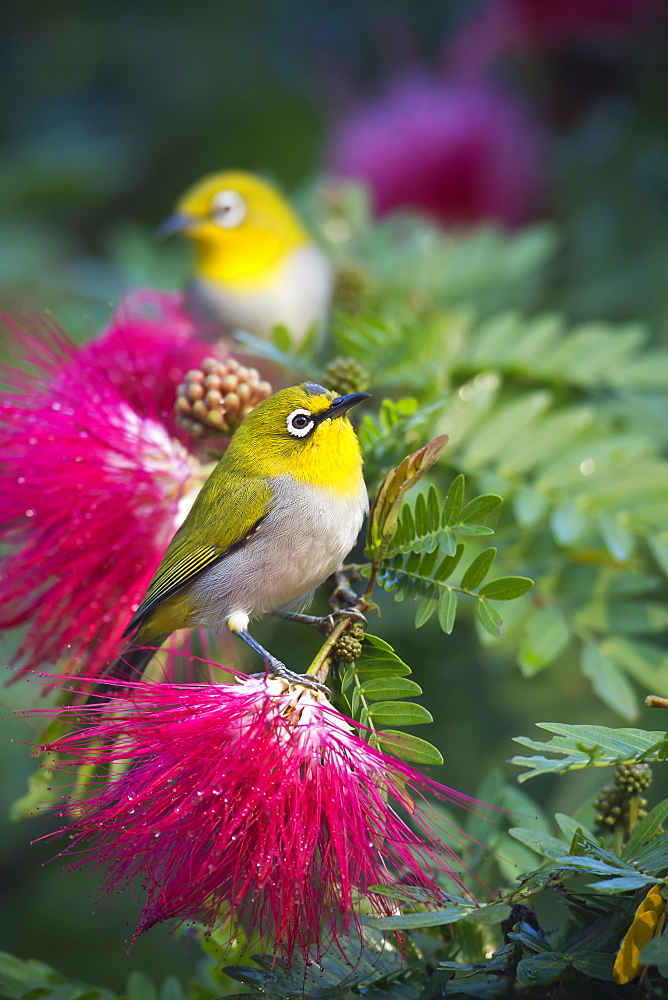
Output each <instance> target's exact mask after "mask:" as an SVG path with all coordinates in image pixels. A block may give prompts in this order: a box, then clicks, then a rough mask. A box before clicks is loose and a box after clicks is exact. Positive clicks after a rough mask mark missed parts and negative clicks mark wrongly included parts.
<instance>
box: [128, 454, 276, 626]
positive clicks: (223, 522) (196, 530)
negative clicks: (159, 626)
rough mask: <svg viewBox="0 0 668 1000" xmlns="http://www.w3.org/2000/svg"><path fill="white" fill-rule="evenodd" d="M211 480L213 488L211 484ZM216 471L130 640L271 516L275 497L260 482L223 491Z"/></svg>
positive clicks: (141, 607)
mask: <svg viewBox="0 0 668 1000" xmlns="http://www.w3.org/2000/svg"><path fill="white" fill-rule="evenodd" d="M212 480H213V482H212ZM220 480H221V477H220V476H216V474H215V471H214V473H213V475H212V476H210V477H209V479H208V480H207V482H206V483H205V484H204V486H203V487H202V489H201V491H200V493H199V495H198V497H197V499H196V500H195V503H194V504H193V507H192V510H191V511H190V513H189V514H188V516H187V518H186V519H185V521H184V522H183V524H182V525H181V527H180V528H179V530H178V531H177V532H176V534H175V535H174V537H173V539H172V541H171V542H170V544H169V547H168V549H167V551H166V552H165V554H164V556H163V557H162V562H161V563H160V565H159V566H158V569H157V570H156V573H155V576H154V577H153V580H152V581H151V585H150V586H149V588H148V591H147V593H146V597H145V598H144V600H143V601H142V602H141V604H140V605H139V607H138V608H137V610H136V611H135V613H134V615H133V616H132V620H131V621H130V624H129V625H128V627H127V628H126V630H125V634H126V635H128V634H129V633H131V632H134V630H135V629H136V628H137V626H139V625H140V624H141V623H142V622H143V621H144V620H145V619H146V618H147V617H148V615H149V614H150V613H151V611H153V610H154V608H156V607H157V606H158V605H159V604H162V602H163V601H164V600H166V599H167V598H168V597H171V596H172V594H175V593H176V592H177V591H179V590H181V589H182V588H183V587H185V586H186V585H187V584H188V583H190V582H191V581H192V580H194V579H195V577H196V576H198V575H199V574H200V573H201V572H202V571H203V570H205V569H207V567H209V566H211V565H212V564H213V563H215V562H218V561H219V560H220V559H224V558H225V556H226V555H229V553H230V552H234V551H236V549H238V548H240V547H241V546H242V545H245V544H246V542H248V541H249V540H250V539H251V538H252V537H253V535H255V534H256V532H257V531H258V530H259V528H260V526H261V524H262V522H263V521H264V519H265V518H266V516H267V514H268V513H269V511H270V510H271V506H272V499H273V494H272V492H271V489H270V488H269V486H268V485H267V483H266V482H265V481H264V480H261V479H257V480H251V481H246V482H245V483H244V485H243V487H241V488H239V489H236V490H235V489H232V490H230V489H227V488H226V487H225V484H224V482H223V483H221V481H220Z"/></svg>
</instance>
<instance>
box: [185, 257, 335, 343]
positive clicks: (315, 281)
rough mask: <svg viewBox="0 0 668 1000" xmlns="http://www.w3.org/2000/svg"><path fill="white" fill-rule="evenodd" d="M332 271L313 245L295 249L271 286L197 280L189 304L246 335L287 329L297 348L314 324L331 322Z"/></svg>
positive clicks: (264, 333)
mask: <svg viewBox="0 0 668 1000" xmlns="http://www.w3.org/2000/svg"><path fill="white" fill-rule="evenodd" d="M332 282H333V277H332V268H331V265H330V263H329V261H328V259H327V257H326V256H325V254H324V253H323V252H322V251H321V250H320V249H319V248H318V247H316V246H314V245H313V244H308V245H306V246H301V247H297V248H296V249H295V250H293V251H292V252H291V253H290V254H288V255H287V256H286V258H285V261H284V262H283V263H282V264H281V265H279V267H278V268H277V269H276V272H275V275H274V276H273V279H272V281H271V283H269V284H266V285H262V286H260V287H246V288H235V287H233V286H231V285H229V284H226V283H223V282H220V281H212V280H211V279H202V278H196V279H195V280H194V281H193V283H192V286H191V288H190V291H189V295H190V298H191V305H192V306H193V307H194V308H195V310H196V311H197V310H201V309H202V307H203V308H204V310H205V311H206V312H207V313H209V314H210V315H211V316H212V317H213V318H214V319H215V320H217V321H218V322H219V323H222V324H223V325H224V326H225V327H227V328H229V329H230V330H246V331H247V332H248V333H253V334H255V336H257V337H264V338H269V337H270V335H271V331H272V330H273V328H274V327H275V326H277V325H279V324H280V325H283V326H286V327H287V328H288V330H289V331H290V334H291V335H292V340H293V343H295V344H299V343H300V342H301V341H302V340H303V339H304V337H305V336H306V334H307V333H308V331H309V330H310V328H311V326H312V325H313V324H314V323H317V324H318V325H322V324H323V323H324V321H325V319H326V317H327V312H328V309H329V303H330V299H331V293H332Z"/></svg>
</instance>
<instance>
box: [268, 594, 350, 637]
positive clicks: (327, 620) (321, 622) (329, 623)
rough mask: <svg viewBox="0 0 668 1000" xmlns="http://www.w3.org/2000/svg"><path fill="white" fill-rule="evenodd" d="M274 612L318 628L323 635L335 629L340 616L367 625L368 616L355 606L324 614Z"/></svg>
mask: <svg viewBox="0 0 668 1000" xmlns="http://www.w3.org/2000/svg"><path fill="white" fill-rule="evenodd" d="M355 600H357V595H355ZM273 614H274V615H276V616H277V617H279V618H284V619H285V620H286V621H290V622H297V623H298V624H299V625H309V626H310V627H311V628H315V629H317V630H318V632H322V634H323V635H329V634H330V632H332V631H333V630H334V628H335V627H336V622H337V619H339V618H352V619H353V621H356V622H360V623H361V624H362V625H364V626H365V627H366V618H365V617H364V615H363V614H362V612H361V611H356V610H355V608H347V609H344V610H340V611H332V613H331V614H329V615H322V616H318V615H302V614H299V613H298V612H296V611H275V612H273Z"/></svg>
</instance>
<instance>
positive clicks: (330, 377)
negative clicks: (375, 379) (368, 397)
mask: <svg viewBox="0 0 668 1000" xmlns="http://www.w3.org/2000/svg"><path fill="white" fill-rule="evenodd" d="M325 384H326V386H327V388H328V389H331V390H332V391H333V392H338V394H339V396H347V395H348V393H349V392H366V391H367V389H368V388H369V386H370V385H371V378H370V377H369V373H368V372H367V371H366V370H365V369H364V368H362V366H361V364H360V363H359V362H358V361H355V359H354V358H334V360H333V361H331V362H330V363H329V364H328V365H327V367H326V368H325Z"/></svg>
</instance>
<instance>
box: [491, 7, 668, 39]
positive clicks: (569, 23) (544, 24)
mask: <svg viewBox="0 0 668 1000" xmlns="http://www.w3.org/2000/svg"><path fill="white" fill-rule="evenodd" d="M661 6H662V0H490V3H489V4H488V9H491V8H494V7H497V8H499V9H501V10H503V11H505V14H506V17H507V19H508V20H509V21H510V22H511V23H514V25H515V26H516V31H517V33H518V35H520V36H523V37H524V38H526V39H531V40H533V41H535V42H536V43H538V44H541V45H558V44H560V43H562V42H568V41H574V40H578V39H582V38H588V39H591V40H593V41H599V40H601V39H603V40H605V39H617V38H623V37H624V36H625V35H626V34H627V33H628V32H632V31H635V30H637V29H638V28H640V27H642V25H644V24H646V23H647V21H648V20H649V19H651V18H652V17H653V16H654V15H655V14H656V13H658V12H659V10H660V8H661ZM484 13H485V12H484V10H483V16H484Z"/></svg>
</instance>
